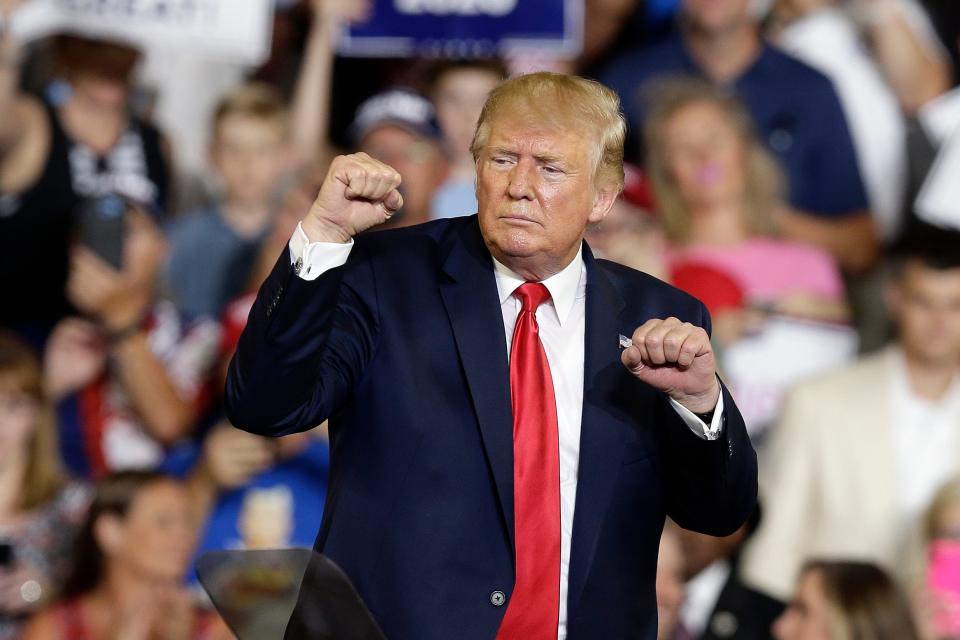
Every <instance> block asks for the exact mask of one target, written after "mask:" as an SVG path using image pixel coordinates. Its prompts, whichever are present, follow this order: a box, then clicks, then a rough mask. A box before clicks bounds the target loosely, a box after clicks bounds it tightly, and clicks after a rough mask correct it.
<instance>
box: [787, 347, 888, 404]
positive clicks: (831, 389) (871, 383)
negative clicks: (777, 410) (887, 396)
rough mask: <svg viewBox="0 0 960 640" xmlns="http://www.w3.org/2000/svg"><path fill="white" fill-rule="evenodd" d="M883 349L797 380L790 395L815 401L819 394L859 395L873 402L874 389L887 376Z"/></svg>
mask: <svg viewBox="0 0 960 640" xmlns="http://www.w3.org/2000/svg"><path fill="white" fill-rule="evenodd" d="M887 352H888V350H887V349H882V350H880V351H877V352H874V353H870V354H867V355H865V356H863V357H861V358H860V359H858V360H857V361H856V362H853V363H851V364H849V365H847V366H846V367H843V368H842V369H837V370H836V371H832V372H829V373H825V374H821V375H818V376H816V377H814V378H810V379H808V380H805V381H804V382H801V383H799V384H797V385H796V386H795V387H794V388H793V390H792V391H791V395H792V396H793V397H794V398H796V399H797V400H798V401H801V402H802V401H804V400H810V401H812V402H817V401H818V400H821V399H823V398H834V397H843V398H844V399H845V401H846V402H856V401H857V400H858V399H860V398H863V399H864V400H865V401H868V402H876V400H877V397H878V393H880V394H882V393H884V390H883V389H882V388H881V389H878V386H880V385H882V384H883V383H884V381H885V380H886V377H887Z"/></svg>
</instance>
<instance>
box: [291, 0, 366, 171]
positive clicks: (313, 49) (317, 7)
mask: <svg viewBox="0 0 960 640" xmlns="http://www.w3.org/2000/svg"><path fill="white" fill-rule="evenodd" d="M311 6H312V9H313V22H312V23H311V25H310V33H309V35H308V36H307V44H306V47H305V48H304V52H303V60H301V62H300V71H299V73H298V75H297V84H296V88H295V89H294V94H293V108H292V120H293V123H292V124H293V131H294V135H293V136H292V141H293V144H294V145H295V150H296V152H297V159H298V161H299V162H301V163H303V164H310V163H312V162H313V161H315V160H317V159H318V158H323V157H325V156H326V154H327V147H328V142H327V129H328V128H329V126H330V90H331V86H332V84H333V54H334V47H335V46H336V37H337V33H338V32H339V30H340V29H341V28H342V27H343V26H344V25H346V24H347V23H349V22H355V21H357V20H363V19H365V18H366V16H367V14H368V12H369V3H368V2H366V1H365V0H364V1H361V2H357V1H355V0H313V2H312V3H311Z"/></svg>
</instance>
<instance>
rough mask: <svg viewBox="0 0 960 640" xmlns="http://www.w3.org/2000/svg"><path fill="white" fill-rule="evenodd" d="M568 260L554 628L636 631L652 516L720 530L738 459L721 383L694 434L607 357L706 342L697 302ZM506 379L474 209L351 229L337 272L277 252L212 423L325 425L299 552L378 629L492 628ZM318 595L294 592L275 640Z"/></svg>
mask: <svg viewBox="0 0 960 640" xmlns="http://www.w3.org/2000/svg"><path fill="white" fill-rule="evenodd" d="M583 256H584V260H585V262H586V269H587V289H586V337H585V341H586V343H585V366H584V396H583V418H582V428H581V444H580V461H579V472H578V484H577V498H576V513H575V517H574V522H573V537H572V543H571V554H570V570H569V571H570V572H569V595H568V609H567V611H568V614H567V615H568V622H567V624H568V637H569V638H570V639H571V640H576V639H578V638H654V637H655V635H656V603H655V591H654V579H655V575H656V564H657V550H658V543H659V539H660V532H661V529H662V527H663V522H664V517H665V516H666V515H669V516H671V517H672V518H673V519H674V520H675V521H676V522H677V523H678V524H680V525H681V526H683V527H686V528H689V529H694V530H697V531H701V532H704V533H708V534H713V535H726V534H729V533H731V532H733V531H734V530H735V529H737V528H738V527H739V526H740V524H741V523H742V522H743V521H744V520H746V518H747V516H748V515H749V514H750V512H751V510H752V509H753V506H754V503H755V500H756V492H757V468H756V456H755V454H754V451H753V448H752V447H751V445H750V441H749V438H748V437H747V434H746V429H745V427H744V424H743V420H742V418H741V417H740V414H739V412H738V410H737V408H736V405H735V404H734V402H733V400H732V399H731V398H730V395H729V393H728V392H727V390H726V389H724V390H723V394H724V405H725V408H726V424H725V427H724V432H723V435H722V436H721V438H720V439H719V440H716V441H706V440H703V439H701V438H698V437H697V436H696V435H694V434H693V433H692V432H691V431H690V429H689V428H688V427H687V426H686V425H685V424H684V423H683V422H682V420H681V419H680V417H679V416H678V415H677V414H676V412H675V411H674V410H673V409H672V407H671V406H670V405H669V403H668V401H667V399H666V397H665V396H664V395H663V394H662V393H660V392H658V391H656V390H654V389H653V388H652V387H649V386H648V385H646V384H644V383H641V382H640V381H638V380H636V379H635V378H634V377H633V376H632V375H631V374H630V373H629V372H628V371H627V370H626V369H625V368H624V367H623V365H622V364H621V362H620V349H619V346H618V336H619V334H623V335H627V336H629V335H631V334H632V333H633V331H634V329H635V328H636V327H638V326H639V325H641V324H642V323H643V322H645V321H646V320H648V319H650V318H665V317H668V316H676V317H678V318H680V319H681V320H684V321H689V322H692V323H695V324H698V325H700V326H703V327H705V328H707V330H708V331H709V326H710V325H709V317H708V314H707V311H706V309H705V307H704V306H703V304H702V303H700V302H699V301H698V300H696V299H694V298H692V297H690V296H688V295H686V294H684V293H682V292H680V291H678V290H677V289H674V288H673V287H670V286H669V285H667V284H664V283H662V282H660V281H659V280H657V279H655V278H653V277H650V276H648V275H646V274H643V273H640V272H638V271H634V270H632V269H628V268H627V267H623V266H621V265H618V264H615V263H611V262H607V261H604V260H596V259H594V258H593V256H592V254H591V253H590V250H589V248H588V247H587V246H586V245H585V246H584V251H583ZM508 377H509V367H508V362H507V349H506V344H505V342H504V328H503V319H502V316H501V311H500V301H499V297H498V294H497V287H496V281H495V278H494V271H493V262H492V259H491V257H490V254H489V252H488V251H487V249H486V247H485V245H484V243H483V239H482V237H481V235H480V230H479V225H478V222H477V218H476V216H470V217H466V218H454V219H450V220H441V221H437V222H432V223H428V224H425V225H420V226H416V227H411V228H407V229H399V230H393V231H384V232H377V233H369V234H364V235H361V236H360V237H357V238H356V245H355V246H354V248H353V250H352V252H351V254H350V259H349V260H348V262H347V264H346V265H344V266H342V267H337V268H335V269H332V270H330V271H328V272H326V273H324V274H323V275H322V276H320V277H319V278H318V279H317V280H315V281H312V282H310V281H305V280H302V279H301V278H299V277H297V276H296V275H295V274H294V273H293V270H292V268H291V266H290V256H289V254H288V253H287V252H285V253H284V255H282V256H281V257H280V259H279V261H278V262H277V264H276V266H275V268H274V269H273V272H272V273H271V275H270V276H269V277H268V278H267V280H266V282H265V283H264V284H263V286H262V287H261V289H260V292H259V294H258V296H257V300H256V303H255V304H254V306H253V309H252V310H251V312H250V318H249V323H248V325H247V327H246V330H245V331H244V333H243V336H242V337H241V339H240V344H239V347H238V349H237V352H236V355H235V356H234V359H233V362H232V363H231V366H230V372H229V376H228V378H227V388H226V398H227V407H228V411H229V415H230V418H231V420H232V421H233V423H234V424H235V425H237V426H238V427H240V428H242V429H245V430H248V431H251V432H254V433H260V434H269V435H283V434H288V433H293V432H297V431H302V430H305V429H309V428H311V427H313V426H315V425H317V424H320V423H321V422H322V421H323V420H325V419H327V418H329V419H330V446H331V469H330V489H329V496H328V500H327V504H326V511H325V513H324V517H323V522H322V524H321V527H320V532H319V535H318V537H317V541H316V549H317V550H318V551H322V552H324V553H325V554H327V555H328V556H329V557H331V558H332V559H333V560H334V561H336V562H337V563H338V564H339V565H340V566H341V567H343V569H344V570H345V571H346V573H347V575H348V576H349V577H350V578H351V580H352V581H353V582H354V584H355V585H356V587H357V590H358V591H359V593H360V594H361V595H362V597H363V598H364V599H365V601H366V602H367V604H368V606H369V607H370V610H371V611H372V612H373V614H374V615H375V616H376V618H377V621H378V622H379V624H380V625H381V627H382V628H383V630H384V632H385V633H386V634H387V636H388V638H391V639H403V638H414V639H417V640H428V639H432V638H436V639H438V640H439V639H444V640H447V639H449V638H459V639H472V638H476V639H478V640H479V639H484V640H489V639H490V638H493V637H494V635H495V634H496V631H497V628H498V626H499V624H500V621H501V619H502V617H503V614H504V612H505V611H506V606H495V605H494V604H493V603H492V602H491V594H492V592H494V591H502V592H504V593H505V594H506V596H507V600H508V601H509V596H510V593H511V590H512V588H513V582H514V560H513V558H514V553H513V445H512V433H513V422H512V416H511V403H510V388H509V380H508ZM316 597H318V594H316V593H311V590H310V589H309V586H308V585H306V583H305V586H304V588H303V589H301V594H300V600H299V603H298V605H297V610H296V611H295V612H294V618H293V621H292V622H291V627H290V630H288V637H289V636H293V635H295V634H294V632H293V631H292V629H294V628H297V629H303V628H304V626H305V625H304V622H303V621H304V620H305V619H307V618H308V617H309V616H308V614H309V607H310V602H311V599H312V598H316ZM297 637H299V636H297ZM304 637H306V636H304Z"/></svg>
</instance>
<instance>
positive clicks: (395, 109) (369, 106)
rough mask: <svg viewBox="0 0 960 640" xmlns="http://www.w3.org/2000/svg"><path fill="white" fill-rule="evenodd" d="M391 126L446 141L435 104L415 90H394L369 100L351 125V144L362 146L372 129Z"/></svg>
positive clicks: (399, 88)
mask: <svg viewBox="0 0 960 640" xmlns="http://www.w3.org/2000/svg"><path fill="white" fill-rule="evenodd" d="M385 124H390V125H394V126H397V127H400V128H402V129H406V130H407V131H409V132H411V133H413V134H414V135H417V136H421V137H424V138H428V139H430V140H432V141H437V142H439V141H440V139H441V138H442V137H443V136H442V134H441V132H440V126H439V125H438V124H437V117H436V112H435V111H434V109H433V104H432V103H431V102H430V101H429V100H427V99H426V98H425V97H423V96H422V95H420V94H419V93H417V92H416V91H414V90H412V89H407V88H404V87H394V88H391V89H388V90H386V91H383V92H381V93H378V94H375V95H373V96H371V97H370V98H367V99H366V100H365V101H364V102H363V103H362V104H361V105H360V107H359V108H358V109H357V113H356V116H355V117H354V120H353V124H351V125H350V129H349V134H350V140H351V141H352V142H353V144H354V146H357V145H359V143H360V141H361V140H363V138H364V136H366V135H367V134H368V133H370V132H371V131H372V130H373V129H375V128H377V127H379V126H381V125H385Z"/></svg>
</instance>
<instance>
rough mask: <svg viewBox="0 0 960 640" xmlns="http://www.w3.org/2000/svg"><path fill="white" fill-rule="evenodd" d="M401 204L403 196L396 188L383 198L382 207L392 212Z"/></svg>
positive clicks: (398, 208) (389, 212) (397, 209)
mask: <svg viewBox="0 0 960 640" xmlns="http://www.w3.org/2000/svg"><path fill="white" fill-rule="evenodd" d="M402 206H403V196H401V195H400V192H399V191H398V190H396V189H394V190H393V191H391V192H390V193H388V194H387V195H386V196H385V197H384V198H383V207H384V209H386V210H387V213H388V214H391V215H392V214H394V213H396V212H397V211H399V210H400V207H402Z"/></svg>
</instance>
